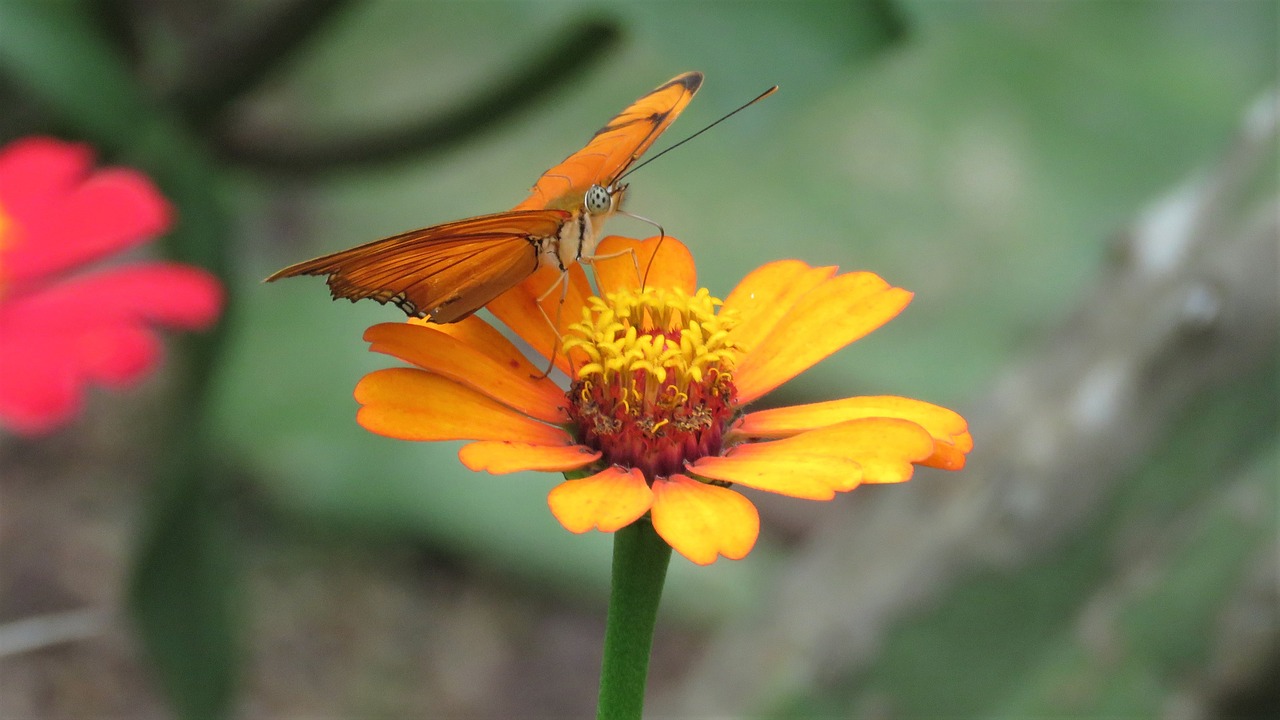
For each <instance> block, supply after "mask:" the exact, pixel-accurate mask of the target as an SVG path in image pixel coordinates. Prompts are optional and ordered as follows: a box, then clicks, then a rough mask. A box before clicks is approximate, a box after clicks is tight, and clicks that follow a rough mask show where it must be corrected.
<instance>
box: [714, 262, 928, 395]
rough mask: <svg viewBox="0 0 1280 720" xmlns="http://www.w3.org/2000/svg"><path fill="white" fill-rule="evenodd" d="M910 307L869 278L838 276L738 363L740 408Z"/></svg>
mask: <svg viewBox="0 0 1280 720" xmlns="http://www.w3.org/2000/svg"><path fill="white" fill-rule="evenodd" d="M909 302H911V293H909V292H907V291H906V290H903V289H902V288H895V287H890V286H889V284H888V283H886V282H885V281H884V280H882V279H881V278H880V277H879V276H877V275H875V274H874V273H868V272H855V273H847V274H844V275H838V276H836V277H834V278H831V279H830V280H827V281H826V282H824V283H822V284H821V285H819V286H818V287H816V288H814V289H813V290H811V291H809V292H807V293H805V294H804V296H803V297H801V298H800V299H799V300H798V301H797V302H796V303H795V305H794V306H792V308H791V310H790V312H788V313H787V314H786V316H785V317H783V318H782V319H781V320H779V321H778V323H777V325H775V326H774V328H773V330H772V331H771V332H770V333H769V334H768V335H767V336H765V338H764V339H763V340H761V341H760V342H759V344H757V345H756V346H755V347H753V348H751V349H750V350H749V351H748V352H747V354H746V355H745V356H744V357H743V358H742V360H741V361H739V363H738V367H737V370H735V371H734V374H733V382H734V385H735V386H736V387H737V388H738V398H739V401H740V402H742V403H744V404H745V403H749V402H751V401H752V400H755V399H756V398H758V397H760V396H761V395H764V394H765V393H767V392H769V391H770V390H772V389H774V388H776V387H778V386H779V385H781V384H782V383H784V382H786V381H788V380H790V379H791V378H793V377H795V376H796V375H799V374H800V373H802V372H804V371H805V370H807V369H809V368H810V367H812V366H813V365H814V364H815V363H817V362H819V361H820V360H822V359H824V358H826V357H827V356H828V355H830V354H831V353H833V352H835V351H837V350H839V349H840V348H842V347H844V346H845V345H848V344H849V343H851V342H853V341H854V340H857V339H858V338H860V337H862V336H863V335H866V334H867V333H869V332H871V331H872V330H875V329H876V328H878V327H880V326H881V325H883V324H885V323H886V322H888V321H889V320H890V319H892V318H893V317H894V316H895V315H897V314H898V313H900V312H902V309H903V308H905V307H906V306H907V303H909Z"/></svg>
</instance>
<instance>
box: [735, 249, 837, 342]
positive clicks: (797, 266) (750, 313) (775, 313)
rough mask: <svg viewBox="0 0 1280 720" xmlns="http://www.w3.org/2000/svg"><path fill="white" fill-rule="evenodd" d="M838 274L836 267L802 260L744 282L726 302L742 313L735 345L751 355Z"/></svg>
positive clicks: (765, 267)
mask: <svg viewBox="0 0 1280 720" xmlns="http://www.w3.org/2000/svg"><path fill="white" fill-rule="evenodd" d="M835 274H836V268H834V267H818V268H815V267H809V265H807V264H806V263H803V262H800V261H799V260H779V261H777V262H771V263H769V264H768V265H763V266H761V267H759V268H757V269H756V270H754V271H753V272H752V273H751V274H750V275H747V276H746V277H745V278H743V279H742V282H740V283H738V286H737V287H736V288H734V289H733V292H731V293H729V297H727V298H725V300H724V307H725V309H729V308H732V309H733V310H735V311H736V312H737V313H738V324H737V325H736V326H735V327H734V330H733V341H734V343H736V344H737V346H738V347H739V348H742V349H743V350H745V351H750V350H751V349H752V348H754V347H755V346H756V345H757V344H758V343H759V342H760V340H762V339H763V338H764V336H766V335H768V334H769V331H770V330H773V327H774V326H775V325H777V324H778V321H779V320H781V319H782V317H783V316H784V315H786V314H787V311H789V310H790V309H791V307H792V306H793V305H795V304H796V302H797V301H798V300H799V299H800V298H801V297H802V296H804V294H805V293H807V292H809V291H810V290H812V289H814V288H815V287H817V286H819V285H821V284H822V283H823V282H825V281H826V280H827V279H828V278H830V277H831V276H832V275H835Z"/></svg>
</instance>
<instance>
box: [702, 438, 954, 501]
mask: <svg viewBox="0 0 1280 720" xmlns="http://www.w3.org/2000/svg"><path fill="white" fill-rule="evenodd" d="M933 451H934V442H933V438H932V437H931V436H930V435H929V433H928V432H927V431H926V430H925V429H924V428H922V427H920V426H919V425H917V424H915V423H913V422H910V421H907V420H899V419H897V418H864V419H861V420H848V421H845V422H842V423H838V424H836V425H832V426H830V427H825V428H819V429H817V430H810V431H808V432H803V433H800V434H799V435H793V436H792V437H789V438H784V439H782V440H771V441H768V442H760V443H748V444H745V445H738V446H736V447H734V448H731V449H730V450H729V451H728V452H727V453H725V455H724V456H723V457H705V458H701V459H699V460H698V461H696V462H695V463H693V465H692V466H690V468H689V470H690V472H691V473H693V474H696V475H699V476H701V477H708V478H713V479H716V480H723V481H725V482H732V483H740V484H742V485H746V486H748V487H753V488H757V489H760V490H766V491H769V492H775V493H780V494H783V495H791V496H793V497H802V498H808V499H813V500H830V499H831V497H832V496H833V494H834V493H835V492H845V491H848V490H852V489H853V488H854V487H856V486H857V485H858V484H859V483H885V482H902V481H904V480H908V479H910V478H911V474H912V472H913V467H912V463H918V462H921V461H923V460H925V459H926V458H929V457H930V456H931V455H932V454H933ZM824 488H825V491H824Z"/></svg>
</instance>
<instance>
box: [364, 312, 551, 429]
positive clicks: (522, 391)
mask: <svg viewBox="0 0 1280 720" xmlns="http://www.w3.org/2000/svg"><path fill="white" fill-rule="evenodd" d="M474 319H475V316H472V317H470V318H467V320H464V321H463V322H462V323H458V324H460V325H461V324H465V323H467V321H469V320H474ZM476 323H478V324H479V325H480V326H482V327H485V328H488V329H489V332H487V333H486V332H484V331H483V330H480V329H479V328H477V327H475V325H472V326H471V327H470V328H468V329H467V330H465V331H463V332H459V333H449V332H446V331H443V330H441V329H440V328H441V327H443V326H440V325H425V326H424V325H418V324H412V323H403V322H400V323H382V324H381V325H374V326H373V327H371V328H369V329H368V330H366V331H365V333H364V339H365V340H367V341H368V342H369V343H370V347H369V349H370V350H372V351H374V352H380V353H385V354H387V355H392V356H394V357H398V358H400V359H401V360H404V361H405V362H409V363H413V364H414V365H417V366H418V367H421V368H423V369H425V370H430V371H432V372H434V373H437V374H439V375H443V376H445V377H447V378H449V379H451V380H454V381H455V382H458V383H460V384H463V385H466V386H467V387H470V388H472V389H474V390H477V391H479V392H482V393H484V394H485V395H488V396H489V397H491V398H493V399H494V400H497V401H499V402H501V403H503V404H504V405H507V406H508V407H511V408H514V409H516V410H519V411H520V412H522V413H524V414H525V415H530V416H532V417H535V418H538V419H539V420H543V421H545V422H548V423H555V424H559V423H564V422H568V420H569V414H568V413H567V412H566V410H565V407H566V406H567V405H568V402H567V400H566V399H565V396H564V391H563V390H561V389H560V388H559V387H558V386H557V385H556V384H555V383H554V382H553V381H551V380H550V379H549V378H546V377H538V375H539V374H540V373H541V372H542V371H541V369H539V368H535V367H534V366H533V363H531V362H529V361H528V359H527V358H525V357H524V355H523V354H522V353H521V352H520V351H519V350H517V349H516V347H515V345H512V344H511V342H510V341H508V340H507V339H506V338H504V337H502V334H501V333H499V332H498V331H497V330H494V329H493V328H492V327H490V326H489V325H488V324H486V323H484V322H483V321H479V320H476ZM494 336H496V337H494ZM463 337H469V338H470V339H474V340H475V341H476V342H477V343H479V344H480V346H479V347H476V346H473V345H472V344H471V343H469V342H466V341H464V340H463V339H462V338H463Z"/></svg>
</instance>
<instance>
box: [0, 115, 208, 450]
mask: <svg viewBox="0 0 1280 720" xmlns="http://www.w3.org/2000/svg"><path fill="white" fill-rule="evenodd" d="M92 166H93V151H92V149H90V148H89V147H87V146H85V145H79V144H74V143H66V142H62V141H59V140H54V139H51V138H42V137H32V138H25V139H22V140H18V141H15V142H13V143H11V144H9V145H7V146H5V147H3V148H0V426H3V427H5V428H8V429H9V430H11V431H13V432H16V433H19V434H23V435H38V434H42V433H46V432H49V431H52V430H54V429H56V428H57V427H59V426H60V425H63V424H65V423H66V422H68V421H70V420H71V419H72V418H74V417H75V416H76V414H77V413H78V412H79V410H80V408H81V406H82V403H83V395H84V392H85V387H86V386H87V385H88V384H89V383H91V382H92V383H97V384H101V385H105V386H108V387H113V388H121V387H128V386H130V385H132V384H134V383H136V382H137V381H139V380H140V379H141V378H142V377H144V376H145V375H146V374H147V373H148V372H149V371H150V370H152V369H153V368H154V367H155V365H156V363H157V362H158V361H159V359H160V355H161V345H160V341H159V338H158V337H157V336H156V332H155V330H154V329H153V326H160V327H169V328H175V329H183V330H198V329H203V328H207V327H209V326H210V325H212V324H213V323H214V322H215V321H216V320H217V318H218V314H219V313H220V311H221V307H222V288H221V286H220V285H219V283H218V281H217V279H216V278H214V277H213V276H212V275H211V274H209V273H208V272H205V271H204V270H201V269H199V268H195V267H191V266H187V265H181V264H178V263H169V262H140V263H133V264H129V265H123V266H113V267H108V268H102V269H97V270H93V271H90V272H84V273H79V274H75V275H69V273H72V272H74V271H75V270H78V269H79V268H81V267H83V266H84V265H86V264H88V263H91V262H93V261H96V260H100V259H102V258H104V257H106V256H108V255H111V254H113V253H117V252H120V251H123V250H125V249H128V248H133V247H136V246H139V245H142V244H144V243H146V242H149V241H150V240H152V239H154V238H155V237H156V236H157V235H159V234H161V233H163V232H165V231H166V230H167V229H168V228H169V226H170V225H171V224H172V221H173V211H172V209H171V208H170V206H169V203H168V202H167V201H166V200H165V199H164V197H163V196H161V195H160V192H159V191H158V190H157V189H156V187H155V185H154V184H152V182H151V181H150V180H149V179H148V178H147V177H146V176H144V175H142V174H141V173H139V172H137V171H134V170H129V169H125V168H107V169H101V170H96V171H95V170H93V167H92Z"/></svg>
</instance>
